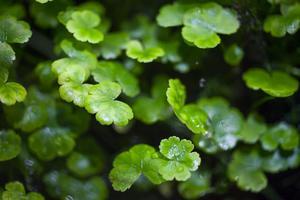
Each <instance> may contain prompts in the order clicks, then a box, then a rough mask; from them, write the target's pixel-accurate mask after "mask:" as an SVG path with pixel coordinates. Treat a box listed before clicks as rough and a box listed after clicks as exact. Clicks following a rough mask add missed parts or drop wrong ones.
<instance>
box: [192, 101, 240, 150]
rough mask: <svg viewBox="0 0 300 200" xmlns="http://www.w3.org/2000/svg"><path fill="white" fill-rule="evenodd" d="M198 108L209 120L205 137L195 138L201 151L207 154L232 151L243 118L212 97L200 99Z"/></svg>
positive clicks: (235, 110) (225, 103)
mask: <svg viewBox="0 0 300 200" xmlns="http://www.w3.org/2000/svg"><path fill="white" fill-rule="evenodd" d="M198 107H199V108H200V109H202V110H204V111H205V112H206V113H207V115H208V116H209V119H210V127H209V128H208V131H207V133H206V134H205V135H202V136H199V137H196V141H197V143H198V145H199V147H200V148H201V149H203V150H204V151H205V152H207V153H215V152H216V151H218V150H225V151H226V150H229V149H232V148H233V147H234V146H235V145H236V143H237V141H238V139H239V137H238V136H239V132H240V130H241V128H242V125H243V116H242V114H241V113H240V112H239V111H238V110H237V109H235V108H230V107H229V104H228V102H227V101H226V100H225V99H222V98H219V97H214V98H210V99H205V98H203V99H200V101H199V102H198Z"/></svg>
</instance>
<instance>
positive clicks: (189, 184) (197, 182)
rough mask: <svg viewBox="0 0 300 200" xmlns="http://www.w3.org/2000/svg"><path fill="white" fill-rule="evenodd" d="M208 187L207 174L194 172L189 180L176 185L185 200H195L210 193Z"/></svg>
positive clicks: (208, 175)
mask: <svg viewBox="0 0 300 200" xmlns="http://www.w3.org/2000/svg"><path fill="white" fill-rule="evenodd" d="M210 185H211V183H210V174H209V173H208V172H203V171H201V172H194V173H192V176H191V178H189V179H188V180H187V181H185V182H181V183H180V184H179V185H178V191H179V193H180V194H181V196H182V197H184V198H185V199H197V198H200V197H202V196H204V195H205V194H207V193H208V192H210V190H211V186H210Z"/></svg>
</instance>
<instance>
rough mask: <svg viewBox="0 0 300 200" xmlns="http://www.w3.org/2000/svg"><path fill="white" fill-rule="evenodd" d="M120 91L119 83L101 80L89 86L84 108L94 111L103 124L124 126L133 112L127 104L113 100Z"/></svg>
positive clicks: (90, 111)
mask: <svg viewBox="0 0 300 200" xmlns="http://www.w3.org/2000/svg"><path fill="white" fill-rule="evenodd" d="M120 93H121V86H120V85H119V84H117V83H114V82H111V81H102V82H101V83H99V84H97V85H93V86H92V87H91V88H90V90H89V95H88V96H87V97H86V101H85V108H86V110H87V111H88V112H89V113H92V114H95V113H96V119H97V120H98V121H99V122H100V123H101V124H103V125H110V124H112V123H114V124H115V125H117V126H125V125H126V124H127V123H128V121H129V120H131V119H132V118H133V113H132V110H131V108H130V107H129V106H128V105H127V104H125V103H123V102H121V101H117V100H115V99H116V98H117V97H118V96H119V95H120Z"/></svg>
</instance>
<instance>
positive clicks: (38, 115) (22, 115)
mask: <svg viewBox="0 0 300 200" xmlns="http://www.w3.org/2000/svg"><path fill="white" fill-rule="evenodd" d="M20 107H21V109H20V110H14V108H12V109H11V110H10V111H9V112H12V113H13V119H12V122H11V123H12V124H13V126H14V127H15V128H18V129H21V130H22V131H24V132H32V131H34V130H37V129H38V128H41V127H43V126H44V125H45V124H46V123H48V122H49V121H50V120H51V113H53V112H55V111H54V110H55V106H54V101H53V99H52V98H51V97H50V96H48V95H45V94H44V93H41V92H40V91H39V90H37V89H36V88H34V87H31V88H29V90H28V95H27V98H26V100H25V101H24V105H22V106H20ZM15 109H18V107H16V108H15ZM16 113H18V115H16ZM8 120H10V119H8Z"/></svg>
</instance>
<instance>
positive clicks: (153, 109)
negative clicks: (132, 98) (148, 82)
mask: <svg viewBox="0 0 300 200" xmlns="http://www.w3.org/2000/svg"><path fill="white" fill-rule="evenodd" d="M167 87H168V79H167V77H164V76H157V77H156V78H155V79H154V83H153V87H152V90H151V93H152V97H146V96H141V97H138V99H137V100H136V102H135V103H134V105H133V111H134V115H135V117H136V118H137V119H139V120H141V121H142V122H144V123H146V124H153V123H155V122H157V121H160V120H165V119H166V118H168V117H169V116H170V114H171V113H170V109H169V106H168V102H167V101H166V97H165V94H166V90H167Z"/></svg>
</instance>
